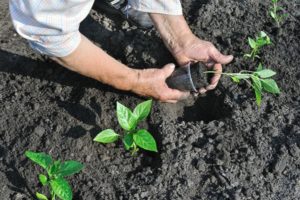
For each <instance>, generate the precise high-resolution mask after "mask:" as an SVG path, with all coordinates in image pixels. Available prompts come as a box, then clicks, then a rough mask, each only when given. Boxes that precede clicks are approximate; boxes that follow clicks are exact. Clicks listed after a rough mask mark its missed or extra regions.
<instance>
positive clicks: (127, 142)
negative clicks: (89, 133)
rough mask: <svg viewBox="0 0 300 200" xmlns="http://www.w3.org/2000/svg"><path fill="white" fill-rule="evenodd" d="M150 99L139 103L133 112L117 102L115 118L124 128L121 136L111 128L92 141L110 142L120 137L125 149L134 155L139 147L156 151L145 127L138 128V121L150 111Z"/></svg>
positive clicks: (143, 118)
mask: <svg viewBox="0 0 300 200" xmlns="http://www.w3.org/2000/svg"><path fill="white" fill-rule="evenodd" d="M151 105H152V100H148V101H145V102H142V103H140V104H139V105H137V106H136V107H135V109H134V110H133V112H132V111H131V110H130V109H129V108H127V107H126V106H124V105H122V104H121V103H119V102H117V118H118V122H119V124H120V126H121V127H122V128H123V129H124V131H125V134H124V135H123V136H121V135H119V134H117V133H116V132H115V131H114V130H112V129H106V130H103V131H101V132H100V133H99V134H98V135H97V136H96V137H95V138H94V141H96V142H100V143H104V144H107V143H112V142H115V141H117V140H118V139H119V138H120V137H122V140H123V143H124V146H125V149H126V150H131V152H132V155H134V154H135V153H136V152H137V151H138V149H139V148H142V149H145V150H148V151H154V152H157V146H156V142H155V139H154V138H153V136H152V135H151V134H150V133H149V132H148V131H147V130H145V129H138V128H137V125H138V123H139V122H141V121H143V120H145V119H146V118H147V116H148V115H149V114H150V111H151Z"/></svg>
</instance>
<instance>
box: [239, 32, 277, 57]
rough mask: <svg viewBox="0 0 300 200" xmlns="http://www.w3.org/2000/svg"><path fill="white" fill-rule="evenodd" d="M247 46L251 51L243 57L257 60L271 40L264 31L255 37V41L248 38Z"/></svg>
mask: <svg viewBox="0 0 300 200" xmlns="http://www.w3.org/2000/svg"><path fill="white" fill-rule="evenodd" d="M248 44H249V46H250V47H251V49H252V50H251V52H250V53H248V54H245V55H244V56H245V57H248V58H252V59H253V60H254V59H255V58H259V56H258V54H259V52H260V50H261V48H262V47H263V46H266V45H269V44H271V39H270V38H269V36H268V35H267V34H266V33H265V32H264V31H261V32H260V33H259V36H256V38H255V40H254V39H252V38H250V37H249V38H248Z"/></svg>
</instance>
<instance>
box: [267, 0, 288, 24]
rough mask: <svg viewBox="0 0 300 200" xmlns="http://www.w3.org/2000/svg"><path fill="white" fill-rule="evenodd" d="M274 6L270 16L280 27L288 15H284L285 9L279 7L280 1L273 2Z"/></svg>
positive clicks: (274, 0) (273, 0)
mask: <svg viewBox="0 0 300 200" xmlns="http://www.w3.org/2000/svg"><path fill="white" fill-rule="evenodd" d="M271 1H272V3H273V5H272V7H271V9H270V15H271V17H272V18H273V19H274V20H275V22H276V24H277V27H278V28H279V27H280V24H281V23H282V22H283V20H284V19H285V18H287V17H288V14H287V13H283V12H284V9H283V8H282V7H280V6H278V1H279V0H271Z"/></svg>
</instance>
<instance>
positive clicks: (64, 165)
mask: <svg viewBox="0 0 300 200" xmlns="http://www.w3.org/2000/svg"><path fill="white" fill-rule="evenodd" d="M25 155H26V157H27V158H29V159H30V160H32V161H33V162H34V163H36V164H38V165H39V166H41V167H42V168H43V169H45V170H46V172H47V175H45V174H39V175H38V178H39V181H40V183H41V184H42V185H43V186H49V189H50V194H51V198H50V199H51V200H55V198H56V197H58V198H59V199H62V200H71V199H72V196H73V194H72V190H71V186H70V185H69V183H68V182H67V181H66V180H65V179H64V177H66V176H70V175H73V174H75V173H78V172H79V171H81V170H82V168H83V165H82V164H81V163H79V162H77V161H73V160H70V161H65V162H61V161H60V160H56V161H55V160H53V159H52V158H51V156H50V155H47V154H45V153H36V152H32V151H26V152H25ZM36 197H37V198H38V199H39V200H48V197H47V196H46V195H44V194H41V193H39V192H36Z"/></svg>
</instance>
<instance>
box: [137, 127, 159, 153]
mask: <svg viewBox="0 0 300 200" xmlns="http://www.w3.org/2000/svg"><path fill="white" fill-rule="evenodd" d="M133 140H134V142H135V143H136V145H137V146H139V147H140V148H142V149H145V150H148V151H154V152H157V146H156V142H155V139H154V138H153V136H152V135H151V134H150V133H149V132H148V131H147V130H145V129H142V130H138V132H137V133H134V134H133Z"/></svg>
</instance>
